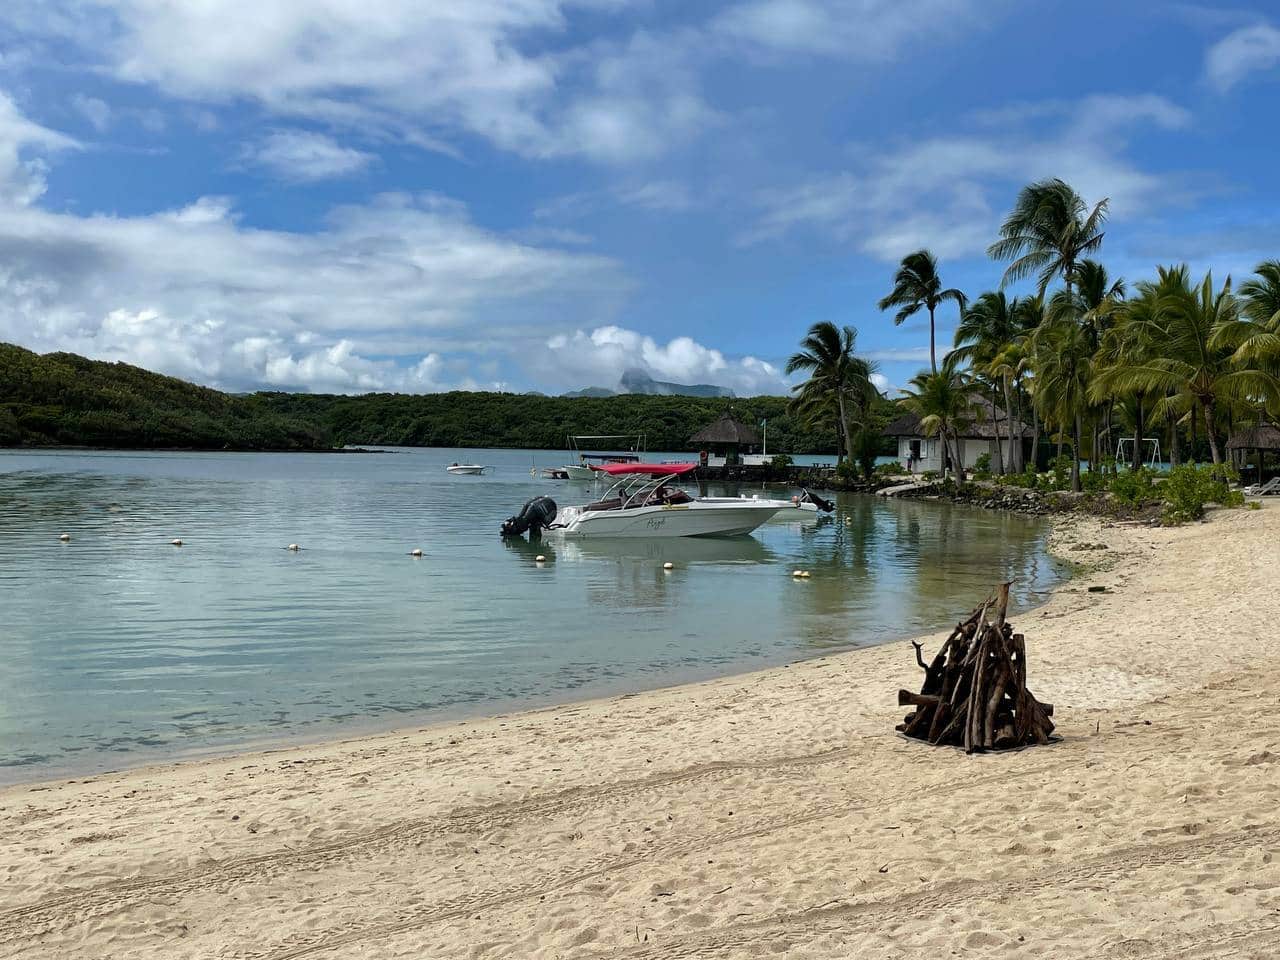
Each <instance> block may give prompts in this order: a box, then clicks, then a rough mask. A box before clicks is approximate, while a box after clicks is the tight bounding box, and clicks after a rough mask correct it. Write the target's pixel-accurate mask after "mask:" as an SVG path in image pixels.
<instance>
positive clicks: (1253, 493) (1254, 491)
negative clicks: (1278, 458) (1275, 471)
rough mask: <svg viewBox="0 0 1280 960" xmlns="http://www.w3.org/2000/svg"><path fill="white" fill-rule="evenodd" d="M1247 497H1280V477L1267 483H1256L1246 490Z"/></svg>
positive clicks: (1273, 478)
mask: <svg viewBox="0 0 1280 960" xmlns="http://www.w3.org/2000/svg"><path fill="white" fill-rule="evenodd" d="M1244 494H1245V496H1246V497H1265V496H1268V495H1271V494H1275V495H1277V496H1280V477H1272V478H1271V479H1270V480H1268V481H1267V482H1266V483H1255V484H1251V485H1250V486H1247V487H1245V488H1244Z"/></svg>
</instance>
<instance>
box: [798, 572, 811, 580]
mask: <svg viewBox="0 0 1280 960" xmlns="http://www.w3.org/2000/svg"><path fill="white" fill-rule="evenodd" d="M800 579H801V580H808V579H809V571H808V570H801V571H800Z"/></svg>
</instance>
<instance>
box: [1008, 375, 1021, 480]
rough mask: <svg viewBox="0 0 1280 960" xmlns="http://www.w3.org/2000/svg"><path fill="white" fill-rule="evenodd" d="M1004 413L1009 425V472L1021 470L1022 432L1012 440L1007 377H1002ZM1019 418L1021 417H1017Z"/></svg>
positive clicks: (1011, 408)
mask: <svg viewBox="0 0 1280 960" xmlns="http://www.w3.org/2000/svg"><path fill="white" fill-rule="evenodd" d="M1003 380H1004V413H1005V417H1006V418H1007V419H1006V423H1008V425H1009V470H1008V472H1009V473H1018V472H1020V471H1021V470H1022V466H1021V460H1022V434H1021V432H1019V434H1018V442H1017V443H1016V444H1015V443H1014V441H1013V421H1014V415H1013V400H1012V398H1011V397H1010V395H1009V378H1008V377H1004V378H1003ZM1018 419H1019V420H1021V418H1020V417H1019V418H1018Z"/></svg>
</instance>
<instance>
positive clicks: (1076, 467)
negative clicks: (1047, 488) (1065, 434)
mask: <svg viewBox="0 0 1280 960" xmlns="http://www.w3.org/2000/svg"><path fill="white" fill-rule="evenodd" d="M1071 439H1072V440H1073V441H1074V445H1073V449H1072V451H1071V492H1072V493H1079V492H1080V414H1078V413H1077V414H1076V422H1075V430H1074V432H1073V433H1072V435H1071Z"/></svg>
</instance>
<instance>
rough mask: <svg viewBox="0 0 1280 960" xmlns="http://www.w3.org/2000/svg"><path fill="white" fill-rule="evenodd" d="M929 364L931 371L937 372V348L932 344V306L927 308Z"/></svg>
mask: <svg viewBox="0 0 1280 960" xmlns="http://www.w3.org/2000/svg"><path fill="white" fill-rule="evenodd" d="M929 366H930V367H932V368H933V372H934V373H937V372H938V350H937V347H936V346H935V344H934V334H933V307H930V308H929Z"/></svg>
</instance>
